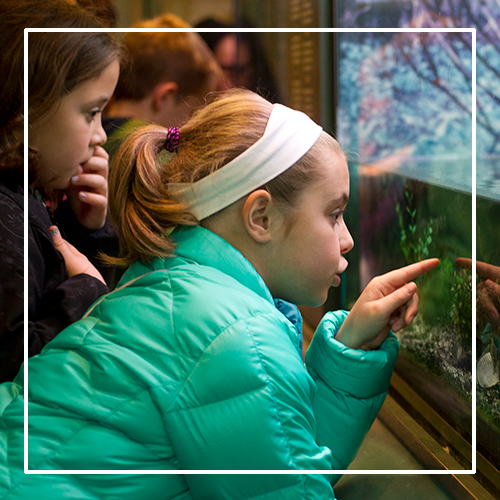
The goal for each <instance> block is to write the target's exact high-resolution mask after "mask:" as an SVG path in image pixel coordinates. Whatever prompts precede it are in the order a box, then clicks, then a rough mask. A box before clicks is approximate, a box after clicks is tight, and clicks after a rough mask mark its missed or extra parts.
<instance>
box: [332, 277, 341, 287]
mask: <svg viewBox="0 0 500 500" xmlns="http://www.w3.org/2000/svg"><path fill="white" fill-rule="evenodd" d="M340 281H341V280H340V276H339V275H338V274H336V275H335V277H334V278H333V283H332V286H333V287H334V288H337V287H338V286H340Z"/></svg>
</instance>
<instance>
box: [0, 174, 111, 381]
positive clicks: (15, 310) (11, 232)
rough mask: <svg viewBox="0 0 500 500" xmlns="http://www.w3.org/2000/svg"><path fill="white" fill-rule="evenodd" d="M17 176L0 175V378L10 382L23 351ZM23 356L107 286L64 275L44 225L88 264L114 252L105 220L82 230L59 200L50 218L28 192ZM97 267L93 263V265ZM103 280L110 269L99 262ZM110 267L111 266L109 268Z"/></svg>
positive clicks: (21, 195)
mask: <svg viewBox="0 0 500 500" xmlns="http://www.w3.org/2000/svg"><path fill="white" fill-rule="evenodd" d="M22 182H23V180H22V176H21V175H20V174H14V173H13V172H12V171H10V172H8V173H4V174H3V175H2V176H0V382H3V381H6V380H12V379H13V378H14V377H15V376H16V375H17V373H18V371H19V368H20V367H21V364H22V362H23V353H24V342H23V340H24V258H23V257H24V229H23V228H24V193H23V184H22ZM27 204H28V230H27V236H28V262H27V268H26V273H27V278H28V297H27V308H28V311H27V314H28V327H27V330H28V337H27V338H28V355H29V356H32V355H34V354H38V353H39V352H40V351H41V350H42V348H43V346H44V345H45V344H46V343H47V342H49V341H50V340H52V339H53V338H54V337H55V336H56V335H57V334H58V333H59V332H60V331H62V330H63V329H64V328H66V327H67V326H68V325H70V324H71V323H73V322H74V321H76V320H78V319H80V318H81V317H82V316H83V314H84V313H85V311H86V310H87V309H88V308H89V307H90V305H91V304H92V303H93V302H94V301H95V300H97V299H98V298H99V297H100V296H101V295H103V294H105V293H107V292H108V291H109V288H108V287H107V286H105V285H104V284H103V283H102V282H101V281H99V280H98V279H96V278H94V277H92V276H89V275H87V274H79V275H76V276H73V277H72V278H68V274H67V272H66V266H65V264H64V260H63V257H62V255H61V254H60V252H59V251H58V250H56V249H55V247H54V245H53V243H52V236H51V235H50V232H49V227H50V226H51V225H53V224H54V223H57V225H58V226H59V228H60V230H61V234H62V235H63V236H64V237H66V239H67V240H68V241H70V242H71V243H72V244H73V245H74V246H75V247H76V248H78V250H80V251H81V252H82V253H84V254H85V255H86V256H87V257H89V259H90V260H91V261H93V262H94V264H96V263H98V262H97V259H96V257H97V253H98V251H99V250H101V249H102V250H104V251H110V253H114V250H113V249H116V246H117V241H116V235H115V233H114V230H113V229H112V227H111V225H110V224H109V223H108V224H106V226H104V228H102V229H100V230H98V231H89V230H87V229H85V228H83V227H82V226H81V225H80V224H79V223H78V222H77V220H76V218H75V217H74V215H73V213H72V212H71V209H69V207H65V206H64V204H63V205H62V206H61V209H60V210H58V212H57V213H56V218H55V219H53V218H52V217H51V215H50V214H49V212H48V210H47V208H46V207H45V205H44V204H43V203H42V202H41V201H39V200H37V199H36V198H35V197H33V196H31V195H28V199H27ZM96 267H97V266H96ZM99 270H100V271H102V273H101V274H103V275H106V276H104V277H105V279H106V278H107V279H108V280H109V281H108V283H111V282H112V279H113V277H112V272H111V273H110V272H109V270H108V271H107V270H106V269H105V268H103V267H102V266H100V269H99ZM111 271H112V270H111Z"/></svg>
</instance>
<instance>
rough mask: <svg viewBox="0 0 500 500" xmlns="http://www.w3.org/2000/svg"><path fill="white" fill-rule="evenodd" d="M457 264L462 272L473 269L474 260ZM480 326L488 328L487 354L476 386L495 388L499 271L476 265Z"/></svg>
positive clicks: (484, 336)
mask: <svg viewBox="0 0 500 500" xmlns="http://www.w3.org/2000/svg"><path fill="white" fill-rule="evenodd" d="M456 263H457V265H458V266H459V267H461V268H463V269H472V260H471V259H465V258H458V259H457V260H456ZM476 273H477V274H478V276H479V277H480V278H482V280H481V281H479V283H478V285H477V294H476V310H477V323H478V324H480V325H481V324H482V325H485V326H484V329H483V330H482V333H481V342H482V344H483V346H484V350H483V352H482V354H481V356H480V358H479V361H478V363H477V371H476V374H477V382H478V384H479V385H481V386H482V387H493V386H494V385H496V384H498V383H499V382H500V361H499V352H500V267H498V266H493V265H491V264H486V263H485V262H480V261H477V262H476Z"/></svg>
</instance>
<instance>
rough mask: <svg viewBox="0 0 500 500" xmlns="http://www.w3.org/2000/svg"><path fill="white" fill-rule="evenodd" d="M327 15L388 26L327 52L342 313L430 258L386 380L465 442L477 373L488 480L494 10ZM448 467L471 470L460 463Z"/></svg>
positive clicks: (491, 450)
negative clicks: (341, 182) (340, 153)
mask: <svg viewBox="0 0 500 500" xmlns="http://www.w3.org/2000/svg"><path fill="white" fill-rule="evenodd" d="M336 16H337V23H338V26H339V27H342V28H378V29H383V28H387V31H383V30H382V31H380V32H379V31H372V32H370V31H368V32H354V31H352V32H342V33H339V34H338V37H337V43H336V56H337V66H338V86H337V89H336V90H337V92H338V97H337V102H338V108H337V136H338V139H339V142H340V143H341V145H342V146H343V148H344V150H345V151H346V154H347V156H348V159H349V164H350V171H351V200H350V202H349V205H348V211H347V213H346V222H347V225H348V227H349V229H351V232H352V233H353V237H354V240H355V242H356V245H357V246H356V248H355V249H354V250H353V252H352V256H351V259H349V256H348V260H352V262H353V263H354V265H351V266H350V267H349V268H348V270H347V271H346V278H347V279H345V280H343V283H344V289H343V297H344V302H345V306H346V307H350V305H352V303H353V302H354V300H355V299H356V298H357V296H358V295H359V292H360V290H361V289H362V288H363V287H364V286H365V285H366V284H367V283H368V281H369V280H370V279H372V278H373V277H374V276H376V275H378V274H381V273H384V272H387V271H389V270H391V269H394V268H397V267H400V266H403V265H406V264H410V263H412V262H415V261H418V260H421V259H425V258H428V257H438V258H439V259H440V261H441V263H440V266H439V267H438V268H437V269H436V270H434V271H433V272H431V273H429V275H427V276H424V277H421V278H420V279H419V280H418V281H417V284H418V285H419V297H420V313H419V315H418V316H417V319H416V320H415V322H414V324H413V325H412V326H411V327H409V328H407V329H405V330H404V331H403V332H401V333H399V334H398V337H399V340H400V344H401V350H400V356H399V360H398V363H397V367H396V373H397V374H398V375H399V376H400V377H402V378H403V379H404V380H405V381H406V382H407V383H408V384H410V385H411V386H412V387H414V388H415V390H416V391H417V392H418V393H419V395H421V396H422V397H424V398H425V400H426V401H427V402H428V403H429V404H430V405H432V407H433V408H434V409H435V410H436V411H437V412H438V413H439V415H441V416H442V417H443V418H445V419H446V420H447V421H448V422H449V423H450V425H452V426H453V428H454V429H455V430H456V431H457V432H458V433H459V434H460V435H461V436H462V437H463V438H464V439H465V440H467V441H468V442H469V443H470V442H471V440H472V411H473V408H474V404H473V403H474V402H473V390H472V384H473V378H472V367H473V366H475V368H476V373H477V376H476V380H475V392H476V407H477V412H476V417H477V422H476V431H477V451H478V454H480V455H481V457H485V458H486V459H487V460H488V461H489V463H490V464H492V465H493V466H494V467H496V468H497V469H498V468H499V467H500V361H499V357H500V356H499V353H500V4H499V2H497V1H496V0H483V1H478V2H470V1H465V0H448V1H446V2H444V1H438V0H425V1H424V0H421V1H419V0H415V1H395V0H394V1H380V0H371V1H368V0H364V1H362V2H361V1H352V0H351V1H347V0H346V1H339V2H337V12H336ZM390 28H415V29H424V28H435V29H438V30H439V31H434V32H408V31H407V32H390V31H389V29H390ZM449 28H459V30H457V31H454V32H451V31H446V29H449ZM465 28H475V30H476V31H475V36H476V44H477V45H476V54H475V55H476V66H475V69H476V99H475V103H473V69H474V68H473V53H472V50H473V33H472V32H470V31H466V30H464V29H465ZM460 29H462V31H460ZM473 104H475V107H476V108H475V109H476V120H475V128H476V135H475V140H476V156H475V160H476V177H475V178H474V181H475V189H474V185H473V163H474V162H473V130H474V127H473ZM474 208H475V214H474V212H473V210H474ZM474 215H475V220H476V224H475V226H474ZM474 228H475V233H476V240H475V242H476V247H475V250H476V259H477V271H476V276H475V277H474V278H475V279H473V276H472V260H471V259H472V257H473V243H474V235H473V233H474V231H473V229H474ZM356 262H358V263H359V265H356ZM473 283H475V284H476V290H473V288H472V287H473ZM474 296H476V301H475V302H474V301H473V297H474ZM473 312H475V313H476V314H475V318H476V322H475V324H473ZM473 346H475V348H476V349H475V351H476V358H475V359H474V358H473ZM417 410H418V409H417ZM416 413H418V411H416ZM452 452H453V450H452ZM457 460H459V462H460V463H461V465H462V466H463V467H464V468H465V469H468V468H470V462H471V456H460V457H458V458H457Z"/></svg>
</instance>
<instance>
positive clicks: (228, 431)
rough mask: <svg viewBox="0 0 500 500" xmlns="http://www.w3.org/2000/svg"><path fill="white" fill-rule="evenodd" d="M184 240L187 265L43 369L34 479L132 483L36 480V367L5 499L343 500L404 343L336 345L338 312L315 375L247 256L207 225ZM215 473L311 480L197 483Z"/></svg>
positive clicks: (10, 414) (108, 299)
mask: <svg viewBox="0 0 500 500" xmlns="http://www.w3.org/2000/svg"><path fill="white" fill-rule="evenodd" d="M174 237H175V240H176V241H177V243H178V249H177V254H176V257H173V258H170V259H165V260H162V259H158V260H155V261H153V262H151V263H136V264H135V265H133V266H132V267H131V268H130V269H129V270H128V271H127V272H126V273H125V275H124V277H123V279H122V282H121V283H120V286H121V287H119V288H118V289H117V290H115V291H114V292H113V293H111V294H109V295H107V296H105V297H103V298H102V299H101V300H100V301H99V302H97V303H96V304H95V305H94V306H93V308H92V309H91V310H90V311H89V312H88V313H87V315H86V317H84V318H83V319H82V320H80V321H78V322H77V323H75V324H73V325H72V326H70V327H69V328H67V329H66V330H64V331H63V332H62V333H60V334H59V335H58V336H57V337H56V339H55V340H53V341H52V342H50V343H49V344H48V345H47V346H46V348H45V349H44V350H43V352H42V353H41V354H40V355H38V356H36V357H34V358H31V359H30V361H29V383H28V387H29V390H28V399H29V404H28V411H29V446H28V451H29V460H28V467H29V469H33V470H45V469H51V470H60V471H64V470H79V471H85V470H88V471H93V470H112V471H117V472H119V471H127V472H126V473H124V474H123V475H121V474H120V475H118V474H106V475H105V474H91V473H90V474H24V472H23V413H22V412H23V402H24V397H23V394H24V391H23V378H22V371H21V373H20V374H19V376H18V377H17V379H16V381H15V382H14V383H6V384H3V385H1V386H0V415H1V418H0V437H1V440H2V442H1V452H0V453H1V456H0V470H1V477H0V498H2V499H9V500H15V499H29V500H33V499H36V500H54V499H58V498H72V499H92V500H112V499H116V500H124V499H134V500H135V499H148V500H153V499H162V500H168V499H176V500H180V499H202V498H203V499H217V500H222V499H235V500H243V499H264V498H265V499H268V500H276V499H283V500H294V499H305V498H307V499H317V498H322V499H326V498H334V494H333V490H332V486H331V483H332V482H334V480H335V478H337V477H338V475H335V476H333V477H332V475H331V474H329V471H331V470H343V469H345V468H346V467H347V466H348V465H349V463H350V461H351V460H352V458H353V456H354V455H355V453H356V451H357V449H358V447H359V445H360V444H361V441H362V439H363V437H364V436H365V434H366V432H367V431H368V429H369V428H370V425H371V423H372V422H373V420H374V418H375V416H376V414H377V412H378V410H379V408H380V406H381V405H382V402H383V400H384V398H385V395H386V391H387V389H388V386H389V380H390V376H391V373H392V370H393V366H394V363H395V360H396V357H397V352H398V342H397V339H396V338H395V337H394V335H392V334H391V335H390V336H389V337H388V339H387V340H386V341H385V342H384V344H383V345H382V346H381V348H380V349H378V350H375V351H370V352H364V351H357V350H351V349H348V348H347V347H345V346H343V345H342V344H340V343H338V342H337V341H336V340H335V339H334V335H335V333H336V331H337V330H338V328H339V326H340V325H341V323H342V321H343V319H344V318H345V316H346V313H345V312H338V313H327V314H326V316H325V318H324V319H323V321H322V322H321V324H320V325H319V327H318V329H317V331H316V334H315V337H314V340H313V342H312V344H311V346H310V348H309V350H308V352H307V356H306V365H307V367H305V366H304V364H303V362H302V359H301V356H300V353H299V350H298V339H297V331H296V330H295V328H294V327H293V325H292V324H291V323H290V322H289V321H288V319H287V318H286V317H285V316H284V315H283V314H282V313H280V312H279V311H278V310H277V309H276V308H275V307H274V304H273V298H272V297H271V295H270V293H269V290H268V289H267V288H266V286H265V284H264V282H263V281H262V279H261V278H260V276H259V275H258V274H257V273H256V271H255V270H254V268H253V267H252V266H251V264H250V263H249V262H248V261H247V260H246V259H245V258H244V257H243V256H242V255H241V254H240V253H239V252H237V251H236V250H235V249H234V248H233V247H232V246H230V245H229V244H228V243H227V242H225V241H224V240H223V239H221V238H219V237H218V236H216V235H214V234H213V233H211V232H210V231H208V230H206V229H203V228H200V227H196V228H184V229H180V230H176V231H175V232H174ZM124 283H126V285H123V284H124ZM203 470H205V471H206V470H213V471H215V470H217V471H234V470H261V471H264V470H265V471H269V470H271V471H304V473H298V474H277V473H273V474H259V475H257V476H256V475H252V474H220V473H217V474H214V473H210V474H192V473H186V472H185V471H190V472H193V471H203ZM142 471H156V472H158V471H161V472H162V473H156V474H141V472H142ZM183 471H184V472H183ZM307 471H322V473H319V474H307ZM164 472H168V473H167V474H165V473H164Z"/></svg>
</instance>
